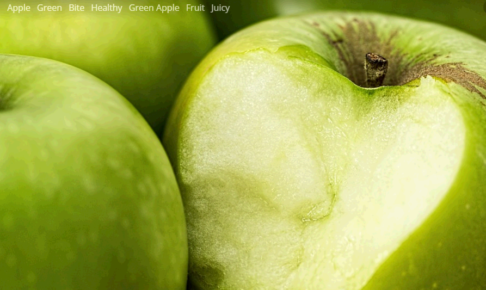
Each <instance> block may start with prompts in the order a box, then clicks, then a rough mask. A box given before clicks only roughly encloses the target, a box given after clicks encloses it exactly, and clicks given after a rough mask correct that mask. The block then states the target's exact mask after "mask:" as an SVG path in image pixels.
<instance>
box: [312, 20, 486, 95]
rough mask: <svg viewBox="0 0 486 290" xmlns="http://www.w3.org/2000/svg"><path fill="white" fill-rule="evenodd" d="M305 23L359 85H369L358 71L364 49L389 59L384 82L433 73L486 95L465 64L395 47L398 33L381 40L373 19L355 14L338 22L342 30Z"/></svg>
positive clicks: (396, 83)
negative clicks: (330, 46) (428, 57)
mask: <svg viewBox="0 0 486 290" xmlns="http://www.w3.org/2000/svg"><path fill="white" fill-rule="evenodd" d="M306 23H307V22H306ZM308 24H310V25H311V26H313V27H315V28H316V29H318V30H319V31H320V33H321V34H322V35H323V36H324V37H326V39H327V40H328V41H329V43H330V44H331V45H332V46H334V47H335V48H336V51H337V52H338V55H339V59H340V61H341V65H337V66H336V67H337V68H338V71H339V72H340V73H341V74H343V75H345V76H346V77H348V78H349V79H350V80H351V81H352V82H354V83H355V84H357V85H359V86H361V87H369V86H368V85H367V83H366V74H365V73H360V72H362V71H363V58H365V55H366V54H367V53H369V52H373V53H375V54H379V55H381V56H383V57H384V58H386V59H387V60H388V71H387V74H386V77H385V79H384V81H383V85H384V86H400V85H403V84H406V83H409V82H411V81H413V80H415V79H419V78H421V77H425V76H433V77H438V78H441V79H443V80H445V81H447V82H454V83H457V84H459V85H461V86H463V87H464V88H466V89H467V90H469V91H471V92H475V93H477V94H479V95H480V96H481V97H482V98H484V99H486V95H484V94H483V93H482V92H481V91H480V90H479V89H478V88H477V87H480V88H483V89H485V90H486V80H485V79H483V78H482V77H481V76H479V75H478V74H477V73H475V72H473V71H470V70H468V69H467V68H465V67H464V65H463V63H460V62H450V63H443V64H436V63H435V62H436V60H437V59H438V58H439V57H441V56H442V55H439V54H438V53H434V52H431V53H427V54H425V53H421V54H417V55H415V56H412V57H410V56H408V55H407V54H406V53H404V52H402V51H400V50H399V49H397V48H396V46H394V45H393V41H394V39H395V37H396V36H397V35H398V34H399V33H400V32H399V31H398V30H394V31H392V33H390V35H389V36H388V38H386V39H384V40H383V39H380V37H379V36H378V33H377V31H376V25H375V24H374V23H372V22H369V21H366V20H360V19H358V18H354V19H353V20H352V21H347V22H346V23H345V25H340V26H339V27H340V29H341V32H332V33H326V32H324V31H322V30H321V27H320V24H319V23H317V22H315V21H313V22H311V23H308ZM429 54H430V55H432V56H433V57H432V58H430V59H425V60H423V57H424V56H426V55H429ZM444 57H445V58H448V56H444Z"/></svg>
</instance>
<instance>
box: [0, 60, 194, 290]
mask: <svg viewBox="0 0 486 290" xmlns="http://www.w3.org/2000/svg"><path fill="white" fill-rule="evenodd" d="M186 239H187V237H186V229H185V220H184V214H183V208H182V201H181V198H180V195H179V190H178V187H177V184H176V180H175V177H174V175H173V171H172V169H171V167H170V164H169V160H168V158H167V156H166V154H165V152H164V149H163V148H162V146H161V144H160V142H159V140H158V139H157V137H156V135H155V134H154V133H153V131H152V130H151V128H150V127H149V125H148V124H147V123H146V121H145V120H144V119H143V118H142V116H141V115H140V114H139V113H138V112H137V111H136V110H135V108H133V107H132V106H131V105H130V103H128V101H126V100H125V99H124V98H123V97H122V96H121V95H120V94H119V93H117V92H116V91H115V90H114V89H112V88H111V87H109V86H108V85H106V84H105V83H103V82H102V81H100V80H99V79H97V78H95V77H93V76H92V75H90V74H88V73H86V72H84V71H82V70H80V69H77V68H74V67H71V66H69V65H66V64H62V63H59V62H56V61H52V60H47V59H41V58H33V57H25V56H16V55H0V280H1V281H2V282H1V287H0V288H2V289H46V290H48V289H49V290H51V289H86V290H88V289H89V290H92V289H185V285H186V279H187V277H186V276H187V240H186Z"/></svg>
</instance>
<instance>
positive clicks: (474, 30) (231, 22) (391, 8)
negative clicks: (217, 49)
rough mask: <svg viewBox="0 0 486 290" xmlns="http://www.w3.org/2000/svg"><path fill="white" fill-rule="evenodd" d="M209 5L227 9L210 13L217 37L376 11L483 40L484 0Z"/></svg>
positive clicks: (230, 0) (221, 1) (225, 1)
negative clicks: (266, 23)
mask: <svg viewBox="0 0 486 290" xmlns="http://www.w3.org/2000/svg"><path fill="white" fill-rule="evenodd" d="M204 2H205V4H206V6H207V7H208V10H209V11H211V8H210V7H211V5H215V6H218V5H225V6H230V7H231V8H230V10H229V12H228V13H224V12H220V11H218V12H214V13H211V16H212V18H213V21H214V23H215V25H216V28H217V30H218V34H219V36H220V38H225V37H227V36H229V35H230V34H232V33H234V32H236V31H237V30H240V29H242V28H243V27H246V26H248V25H250V24H253V23H256V22H259V21H262V20H265V19H268V18H272V17H276V16H282V15H289V14H295V13H305V12H307V13H309V12H311V11H316V10H346V11H351V10H352V11H375V12H381V13H391V14H396V15H400V16H407V17H413V18H419V19H424V20H429V21H433V22H438V23H442V24H445V25H449V26H452V27H456V28H459V29H461V30H464V31H466V32H468V33H470V34H473V35H475V36H478V37H480V38H482V39H484V40H486V17H484V15H485V11H484V9H483V6H484V1H483V0H471V1H467V2H465V1H460V0H449V1H441V0H428V1H417V0H412V1H386V0H361V1H352V0H265V1H259V0H248V1H238V0H204Z"/></svg>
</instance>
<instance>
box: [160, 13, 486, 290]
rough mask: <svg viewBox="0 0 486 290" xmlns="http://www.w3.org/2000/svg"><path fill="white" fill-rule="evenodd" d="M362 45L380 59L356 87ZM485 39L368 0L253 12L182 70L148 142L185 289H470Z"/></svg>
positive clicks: (483, 178) (483, 266)
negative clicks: (156, 147)
mask: <svg viewBox="0 0 486 290" xmlns="http://www.w3.org/2000/svg"><path fill="white" fill-rule="evenodd" d="M367 52H374V53H377V54H379V55H382V56H384V57H385V58H387V59H388V61H389V68H388V74H387V76H386V78H385V83H384V86H381V87H378V88H364V87H363V79H364V75H365V73H364V58H365V54H366V53H367ZM485 60H486V43H484V42H482V41H480V40H478V39H477V38H475V37H472V36H469V35H467V34H464V33H462V32H460V31H457V30H454V29H450V28H447V27H443V26H440V25H437V24H432V23H427V22H421V21H416V20H408V19H405V18H400V17H395V16H386V15H381V14H369V13H351V14H349V13H316V14H309V15H302V16H295V17H285V18H282V19H276V20H270V21H266V22H263V23H260V24H257V25H254V26H252V27H249V28H247V29H244V30H242V31H240V32H238V33H236V34H235V35H233V36H231V37H229V38H228V39H226V40H225V41H224V42H223V43H222V44H220V45H219V46H218V47H217V48H216V49H214V50H213V51H212V52H211V53H210V54H209V55H208V56H207V57H206V58H205V59H204V60H203V61H202V62H201V64H200V65H199V66H198V67H197V68H196V70H195V71H194V72H193V74H192V75H191V77H190V78H189V79H188V81H187V82H186V84H185V86H184V88H183V89H182V91H181V94H180V95H179V97H178V99H177V100H176V103H175V105H174V107H173V111H172V113H171V115H170V117H169V121H168V125H167V127H166V131H165V133H164V139H163V141H164V145H165V148H166V149H167V152H168V155H169V159H170V160H171V163H172V165H173V167H174V170H175V173H176V177H177V179H178V183H179V187H180V189H181V194H182V199H183V203H184V206H185V213H186V221H187V226H188V240H189V283H190V285H192V287H194V288H195V289H367V290H368V289H373V290H376V289H485V288H486V278H485V276H484V275H483V274H484V273H485V272H486V223H484V219H485V218H486V166H485V164H486V126H485V124H486V109H485V105H486V101H485V98H486V81H485V77H486V62H485Z"/></svg>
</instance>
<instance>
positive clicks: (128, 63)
mask: <svg viewBox="0 0 486 290" xmlns="http://www.w3.org/2000/svg"><path fill="white" fill-rule="evenodd" d="M24 3H27V4H25V5H27V6H30V12H20V13H12V12H11V11H8V7H9V5H14V6H15V5H24ZM107 3H108V2H107ZM107 3H104V2H100V3H95V2H93V1H84V0H81V1H80V0H77V1H70V2H66V1H60V0H48V1H44V2H42V3H40V2H39V1H27V2H25V1H19V0H15V1H11V2H4V3H2V4H1V5H0V6H1V7H0V8H1V9H0V27H2V28H3V29H1V30H0V39H1V40H2V41H1V42H0V53H12V54H23V55H31V56H39V57H45V58H50V59H55V60H58V61H62V62H65V63H68V64H71V65H74V66H77V67H79V68H81V69H83V70H85V71H88V72H89V73H91V74H93V75H95V76H97V77H99V78H100V79H102V80H103V81H105V82H107V83H108V84H109V85H111V86H112V87H113V88H115V89H116V90H118V92H120V93H121V94H122V95H123V96H124V97H126V98H127V99H128V100H129V101H130V102H131V103H132V104H133V105H134V106H135V107H136V108H137V109H138V110H139V111H140V112H141V114H142V115H143V116H144V117H145V119H146V120H147V121H148V122H149V124H150V125H151V126H152V128H153V129H154V130H155V131H156V133H161V130H162V128H163V125H164V123H165V119H166V116H167V114H168V111H169V108H170V106H171V105H172V102H173V100H174V99H175V97H176V95H177V93H178V91H179V89H180V86H181V85H182V84H183V82H184V80H185V79H186V78H187V76H188V75H189V73H190V71H191V70H192V69H193V68H194V66H195V65H196V64H197V62H199V61H200V60H201V59H202V58H203V56H204V55H205V54H206V53H207V52H208V51H209V49H210V48H211V47H212V46H213V44H214V41H215V37H214V34H213V31H212V27H211V24H210V23H209V19H207V15H206V14H205V13H204V12H195V11H193V12H191V11H186V8H187V5H188V4H193V5H197V4H199V0H161V1H151V0H150V1H138V2H137V3H136V7H139V6H154V7H155V8H157V5H161V7H162V6H172V5H176V6H179V7H180V9H179V11H178V12H175V11H174V12H170V13H168V12H164V13H162V12H161V11H145V12H140V11H138V12H136V11H130V10H129V9H130V4H132V2H130V1H125V0H123V1H115V2H114V3H115V4H116V5H118V6H123V8H122V11H121V13H117V12H102V11H91V6H92V5H93V4H96V5H98V4H99V5H100V6H106V5H107ZM109 3H110V5H113V4H112V3H111V2H109ZM39 4H42V5H43V7H44V10H45V7H46V6H48V5H61V6H62V9H63V10H62V11H60V12H47V11H42V12H40V11H38V10H37V9H38V8H37V7H38V5H39ZM70 4H71V5H78V6H82V7H84V12H82V11H77V12H75V11H69V5H70Z"/></svg>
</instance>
